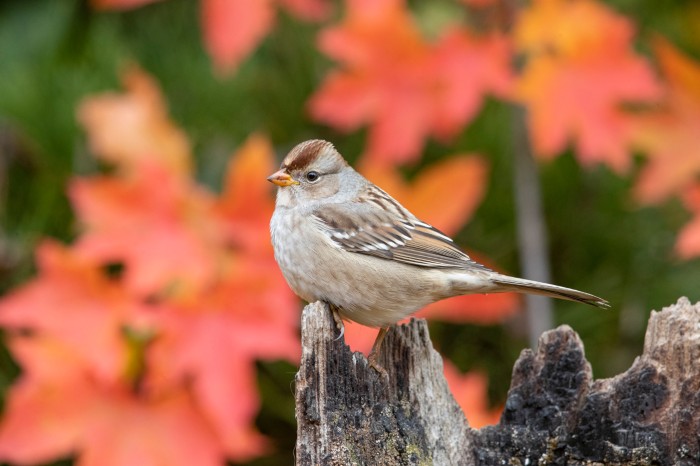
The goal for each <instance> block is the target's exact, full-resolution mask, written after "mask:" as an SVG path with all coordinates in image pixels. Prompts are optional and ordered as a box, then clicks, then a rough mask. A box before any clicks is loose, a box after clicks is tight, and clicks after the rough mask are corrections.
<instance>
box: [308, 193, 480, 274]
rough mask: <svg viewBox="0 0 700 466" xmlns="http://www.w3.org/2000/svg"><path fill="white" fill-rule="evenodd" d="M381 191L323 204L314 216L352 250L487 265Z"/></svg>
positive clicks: (427, 263) (439, 264) (440, 264)
mask: <svg viewBox="0 0 700 466" xmlns="http://www.w3.org/2000/svg"><path fill="white" fill-rule="evenodd" d="M380 193H381V194H382V195H383V196H381V198H380V201H377V200H375V201H372V200H371V198H370V199H369V200H367V201H365V202H353V203H351V204H330V205H326V206H323V207H320V208H318V209H316V210H315V211H314V214H313V216H314V219H315V220H316V221H317V224H318V225H319V227H320V228H321V230H322V231H323V232H324V233H325V234H326V235H328V237H329V238H330V239H331V240H332V241H333V242H334V243H335V244H336V246H338V247H340V248H342V249H344V250H346V251H348V252H353V253H357V254H366V255H369V256H375V257H380V258H382V259H387V260H395V261H398V262H403V263H405V264H410V265H415V266H419V267H436V268H474V267H477V268H480V269H486V267H484V266H482V265H481V264H478V263H477V262H474V261H472V260H471V259H470V258H469V256H468V255H467V254H466V253H464V252H463V251H462V250H460V249H459V248H458V247H457V246H456V245H455V244H454V242H453V241H452V240H451V239H450V238H449V237H448V236H447V235H445V234H444V233H442V232H441V231H439V230H438V229H437V228H434V227H432V226H431V225H429V224H427V223H425V222H421V221H420V220H418V219H416V218H415V217H414V216H413V215H411V214H410V213H409V212H408V211H406V210H405V209H404V208H403V207H402V206H401V205H400V204H399V203H398V202H396V201H395V200H394V199H392V198H391V197H389V196H388V195H386V194H385V193H384V192H383V191H380ZM385 196H386V197H385ZM486 270H488V269H486Z"/></svg>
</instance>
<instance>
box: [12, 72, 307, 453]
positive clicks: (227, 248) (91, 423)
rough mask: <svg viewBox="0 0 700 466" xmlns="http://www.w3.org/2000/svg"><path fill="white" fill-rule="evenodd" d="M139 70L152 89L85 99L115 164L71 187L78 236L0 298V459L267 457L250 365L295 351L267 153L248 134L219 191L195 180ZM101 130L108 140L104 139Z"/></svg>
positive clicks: (101, 145)
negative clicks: (272, 229) (3, 388)
mask: <svg viewBox="0 0 700 466" xmlns="http://www.w3.org/2000/svg"><path fill="white" fill-rule="evenodd" d="M138 73H139V74H138V79H139V81H140V82H141V83H142V84H143V83H145V87H141V90H143V89H144V88H145V89H148V92H134V90H133V88H130V89H129V91H128V92H127V93H126V94H123V95H114V94H110V95H109V96H97V97H94V98H91V99H89V100H88V101H87V103H85V104H84V105H82V107H81V109H82V110H81V116H82V117H83V118H84V122H85V124H86V127H87V128H88V132H89V135H88V137H89V139H90V140H91V141H92V142H93V143H94V145H93V147H94V148H95V150H98V151H100V153H99V154H97V155H98V156H102V157H103V158H104V159H105V160H108V161H109V162H111V163H113V164H115V165H116V166H117V170H114V171H113V172H111V173H110V174H108V175H101V176H95V177H91V178H81V179H76V180H74V181H73V182H72V183H71V193H70V194H71V198H72V200H73V202H74V204H75V206H76V209H77V213H78V217H79V218H80V220H81V221H82V224H83V225H82V226H83V228H84V230H83V231H82V232H81V234H80V235H79V237H78V239H77V241H76V243H75V244H74V245H73V246H71V247H69V248H61V247H58V246H56V245H54V244H53V243H46V245H44V246H43V247H42V248H40V249H39V251H38V253H37V256H38V260H39V275H38V277H37V278H36V279H34V280H33V281H31V282H30V283H28V284H27V285H25V286H24V287H22V288H20V289H19V290H17V291H16V292H14V293H12V294H10V295H9V296H7V297H5V298H4V299H3V300H0V325H2V326H3V327H4V328H5V329H6V330H7V331H8V332H9V333H10V335H11V339H12V344H11V351H12V352H13V354H14V355H15V356H16V357H17V359H18V362H19V364H20V366H21V367H22V369H23V375H22V376H21V377H20V379H19V380H18V381H17V382H16V383H15V384H14V385H13V386H12V388H11V389H10V392H9V396H8V399H7V405H6V411H5V414H4V416H3V419H2V421H1V422H0V460H12V461H18V462H23V463H28V462H46V461H49V460H51V459H52V458H56V457H60V456H66V455H68V454H71V453H74V454H75V455H77V456H78V461H79V463H80V464H87V465H96V464H107V465H114V466H117V465H123V464H140V465H141V464H143V465H151V464H152V465H159V464H172V465H180V464H181V465H184V464H204V465H214V464H222V463H223V461H224V459H225V458H230V459H234V460H246V459H249V458H251V457H253V456H257V455H260V454H262V453H263V452H264V451H266V448H267V442H266V441H265V439H264V438H263V437H262V436H261V435H260V434H259V433H258V432H257V431H256V429H255V427H254V425H253V420H254V417H255V414H256V412H257V409H258V407H259V403H260V401H259V395H258V393H257V389H256V380H255V364H254V363H255V360H256V359H271V358H272V359H279V358H284V359H288V360H292V361H295V360H297V359H298V357H299V352H300V345H299V338H298V329H297V325H298V301H297V300H296V299H295V298H294V296H293V295H292V293H291V291H290V290H289V288H288V287H287V285H286V283H285V282H284V279H283V277H282V275H281V273H280V272H279V270H278V268H277V266H276V264H275V262H274V258H273V254H272V248H271V247H270V244H269V243H270V241H269V227H268V222H269V215H270V213H271V211H272V206H273V201H272V193H271V186H270V185H269V183H267V182H265V177H266V176H267V175H269V173H270V171H271V167H272V165H273V160H274V154H273V152H272V149H271V147H270V144H269V143H268V142H267V141H265V140H264V139H263V138H261V137H260V136H255V137H252V138H251V140H250V141H248V142H247V143H245V144H244V145H243V147H242V149H241V150H240V151H239V152H237V153H236V154H234V155H233V157H232V161H231V164H230V169H229V171H228V173H227V176H226V181H225V188H224V194H223V195H221V196H217V195H215V194H213V193H211V192H209V191H208V190H207V189H206V188H203V187H201V186H199V185H197V184H196V183H195V182H194V181H193V180H192V179H191V178H190V176H191V173H190V172H189V170H188V169H186V168H183V167H189V164H190V157H189V153H188V152H187V150H186V148H187V147H189V143H188V142H187V140H186V139H185V140H184V141H183V140H182V138H181V136H182V133H181V132H180V130H179V129H177V128H176V127H175V126H174V125H172V124H171V123H170V122H169V120H168V119H167V115H166V112H165V109H164V107H163V105H164V103H163V101H162V99H159V98H156V97H159V96H160V93H159V92H158V89H157V87H156V86H155V83H153V82H152V81H151V80H150V78H148V77H147V76H145V75H143V74H141V73H140V72H138ZM86 109H88V110H86ZM96 115H99V117H96ZM125 115H137V118H136V121H137V122H135V121H134V120H131V119H130V118H128V117H125ZM98 120H99V122H98ZM112 125H116V126H117V128H118V132H119V134H120V137H119V138H106V139H105V137H107V136H106V135H107V134H108V133H109V132H110V127H111V126H112ZM171 138H173V139H174V140H171ZM161 143H162V144H161ZM159 147H162V149H163V150H164V151H165V152H164V153H159V152H157V151H158V148H159ZM152 151H155V153H153V152H152ZM115 263H118V264H122V265H123V267H122V268H121V270H120V269H119V268H116V269H115V268H114V267H110V266H113V265H115ZM110 270H111V271H110ZM59 428H63V431H60V432H59Z"/></svg>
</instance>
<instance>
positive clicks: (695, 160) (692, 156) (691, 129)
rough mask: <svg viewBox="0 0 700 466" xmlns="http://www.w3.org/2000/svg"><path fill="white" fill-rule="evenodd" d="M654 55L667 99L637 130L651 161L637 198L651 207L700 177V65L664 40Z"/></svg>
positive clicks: (637, 187) (643, 173)
mask: <svg viewBox="0 0 700 466" xmlns="http://www.w3.org/2000/svg"><path fill="white" fill-rule="evenodd" d="M654 52H655V55H656V57H657V59H658V61H659V64H660V65H661V70H662V72H663V75H664V78H666V81H667V83H668V90H667V94H666V96H665V98H664V100H663V101H662V103H661V104H660V106H659V107H658V108H657V109H656V110H655V111H653V112H649V113H647V114H645V115H641V116H639V117H638V118H637V119H636V120H635V122H634V123H635V124H634V129H633V140H634V143H635V145H636V146H637V147H638V148H639V149H641V150H642V151H644V154H645V155H646V158H647V160H646V165H645V166H644V168H643V170H642V171H641V173H640V174H639V178H638V180H637V182H636V185H635V187H634V194H635V197H636V198H637V199H638V200H639V201H641V202H643V203H647V204H649V203H658V202H661V201H663V200H665V199H667V198H668V197H669V196H671V195H673V194H677V193H680V192H683V191H684V190H685V189H686V188H687V187H688V186H689V185H691V184H692V182H693V181H694V180H695V179H696V178H697V176H698V174H699V173H700V156H698V154H700V137H699V136H698V135H700V63H699V62H697V61H695V60H692V59H691V58H690V57H688V56H686V55H684V54H682V53H681V52H679V51H678V50H677V49H676V48H675V47H673V45H671V44H670V43H669V42H667V41H666V40H664V39H662V38H657V39H656V40H655V41H654Z"/></svg>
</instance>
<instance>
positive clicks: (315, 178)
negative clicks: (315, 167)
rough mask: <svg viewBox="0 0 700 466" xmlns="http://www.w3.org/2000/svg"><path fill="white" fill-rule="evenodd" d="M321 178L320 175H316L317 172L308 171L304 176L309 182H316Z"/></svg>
mask: <svg viewBox="0 0 700 466" xmlns="http://www.w3.org/2000/svg"><path fill="white" fill-rule="evenodd" d="M320 177H321V175H319V174H318V172H315V171H310V172H309V173H307V174H306V179H307V180H308V181H310V182H312V183H313V182H314V181H318V179H319V178H320Z"/></svg>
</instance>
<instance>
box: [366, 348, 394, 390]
mask: <svg viewBox="0 0 700 466" xmlns="http://www.w3.org/2000/svg"><path fill="white" fill-rule="evenodd" d="M367 361H368V362H369V365H370V367H371V368H373V369H374V370H375V371H377V373H379V377H381V378H382V379H384V380H386V381H387V383H388V382H389V373H388V372H387V371H386V369H384V368H383V367H382V366H381V365H380V364H379V361H377V353H375V352H374V351H371V352H370V353H369V356H368V357H367Z"/></svg>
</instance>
